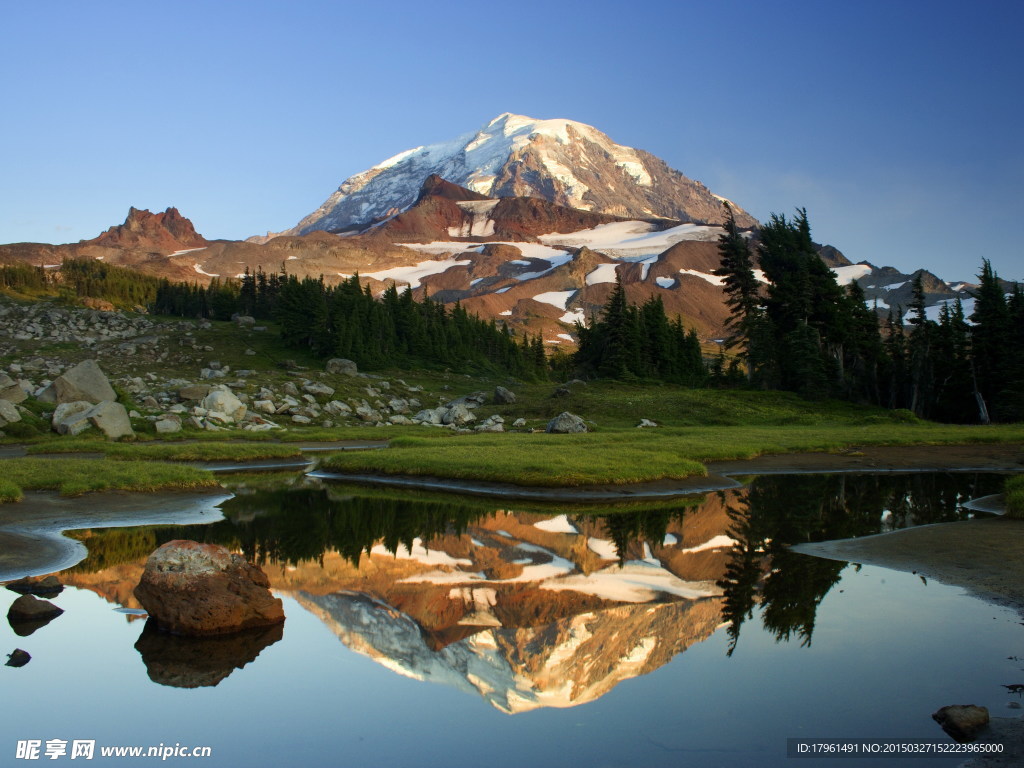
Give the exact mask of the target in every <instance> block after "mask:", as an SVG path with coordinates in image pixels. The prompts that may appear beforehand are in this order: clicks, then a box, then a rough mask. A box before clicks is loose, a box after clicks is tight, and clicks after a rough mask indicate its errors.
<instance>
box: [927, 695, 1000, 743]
mask: <svg viewBox="0 0 1024 768" xmlns="http://www.w3.org/2000/svg"><path fill="white" fill-rule="evenodd" d="M932 720H934V721H935V722H937V723H938V724H939V725H941V726H942V730H944V731H945V732H946V733H948V734H949V735H950V736H952V737H953V738H954V739H956V740H957V741H959V742H961V743H962V742H966V741H974V739H975V736H976V735H977V733H978V731H980V730H981V729H982V728H984V727H985V726H987V725H988V721H989V716H988V709H987V708H986V707H979V706H976V705H974V704H953V705H952V706H948V707H943V708H942V709H940V710H939V711H938V712H933V713H932Z"/></svg>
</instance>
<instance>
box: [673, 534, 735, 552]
mask: <svg viewBox="0 0 1024 768" xmlns="http://www.w3.org/2000/svg"><path fill="white" fill-rule="evenodd" d="M737 544H739V542H738V541H736V539H732V538H729V537H728V536H726V535H725V534H719V535H718V536H715V537H713V538H711V539H708V540H707V541H705V542H704V543H703V544H698V545H697V546H696V547H686V548H685V549H681V550H679V551H680V552H685V553H687V554H689V553H693V552H706V551H708V550H709V549H731V548H732V547H734V546H736V545H737Z"/></svg>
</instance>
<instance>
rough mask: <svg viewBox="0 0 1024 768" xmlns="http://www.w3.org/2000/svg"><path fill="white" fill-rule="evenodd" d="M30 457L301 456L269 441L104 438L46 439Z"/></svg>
mask: <svg viewBox="0 0 1024 768" xmlns="http://www.w3.org/2000/svg"><path fill="white" fill-rule="evenodd" d="M26 451H27V452H28V453H29V454H41V453H102V454H103V455H104V456H106V457H107V458H108V459H117V460H118V461H255V460H258V459H285V458H291V457H295V456H300V455H301V453H302V452H301V451H300V450H299V447H298V446H297V445H285V444H281V443H266V442H253V443H250V442H209V443H208V442H194V443H193V442H188V443H181V442H157V441H153V442H148V443H111V442H108V441H106V440H102V439H86V440H81V439H77V440H76V439H64V440H60V439H57V440H47V441H45V442H39V443H35V444H33V445H30V446H28V447H27V448H26Z"/></svg>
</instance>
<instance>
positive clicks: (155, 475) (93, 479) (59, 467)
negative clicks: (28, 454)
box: [0, 458, 217, 502]
mask: <svg viewBox="0 0 1024 768" xmlns="http://www.w3.org/2000/svg"><path fill="white" fill-rule="evenodd" d="M216 486H217V481H216V480H214V478H213V475H212V474H211V473H209V472H207V471H205V470H202V469H196V468H195V467H189V466H183V465H180V464H164V463H160V462H152V461H137V462H130V463H128V462H112V461H107V460H105V459H62V460H52V459H38V458H21V459H6V460H5V461H4V478H3V480H0V501H4V502H9V501H18V500H20V499H21V498H22V497H23V495H24V494H23V492H24V491H29V490H33V491H36V490H55V491H59V492H60V494H61V495H62V496H79V495H81V494H83V493H88V492H90V491H147V492H149V491H181V490H193V489H196V488H210V487H216Z"/></svg>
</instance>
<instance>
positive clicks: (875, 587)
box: [0, 474, 1024, 768]
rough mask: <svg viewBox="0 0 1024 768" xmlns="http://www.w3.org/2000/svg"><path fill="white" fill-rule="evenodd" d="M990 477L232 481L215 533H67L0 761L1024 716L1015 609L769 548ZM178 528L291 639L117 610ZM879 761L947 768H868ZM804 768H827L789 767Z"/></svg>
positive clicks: (344, 753)
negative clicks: (233, 560) (485, 488)
mask: <svg viewBox="0 0 1024 768" xmlns="http://www.w3.org/2000/svg"><path fill="white" fill-rule="evenodd" d="M1000 482H1001V478H998V477H994V476H985V475H943V474H928V475H885V476H850V475H838V476H807V475H805V476H792V477H780V476H775V477H763V478H757V479H754V480H753V481H752V482H751V483H750V484H749V485H748V486H747V487H745V488H743V489H740V490H736V491H728V492H722V493H714V494H708V495H705V496H701V497H698V498H694V499H686V500H682V501H680V500H676V501H672V502H659V503H657V504H654V505H649V504H648V505H637V506H634V507H628V508H623V507H617V508H608V507H595V506H590V507H586V508H584V507H571V506H565V505H562V506H560V507H550V508H541V507H537V506H529V505H527V506H525V507H521V506H518V505H517V507H516V509H509V510H497V509H495V508H494V505H493V504H489V503H488V502H483V501H479V500H466V499H460V498H457V497H444V496H413V495H410V494H391V493H377V492H369V491H366V490H360V489H353V488H347V487H340V486H320V485H316V484H309V485H306V484H299V485H297V486H292V487H289V488H283V487H282V488H276V489H271V490H259V491H257V490H253V489H240V490H239V492H238V494H237V495H236V496H235V497H234V498H233V499H231V500H229V501H228V502H226V503H225V504H224V505H223V506H222V512H223V514H224V519H223V520H221V521H219V522H214V523H212V524H209V525H203V526H199V525H189V526H159V527H150V528H120V529H107V530H92V531H84V532H78V533H75V534H74V535H75V536H76V537H78V538H80V539H81V540H83V542H84V543H85V544H86V546H87V547H88V549H89V557H88V558H87V559H86V560H85V561H83V562H82V563H80V564H79V565H77V566H76V567H74V568H72V569H69V570H68V571H65V572H64V573H62V574H61V579H62V581H64V582H65V583H66V584H68V585H71V586H69V588H68V589H66V590H65V591H64V592H63V593H62V594H61V595H59V596H58V597H56V598H54V602H55V603H57V604H58V605H60V606H61V607H62V608H63V609H64V610H65V613H64V614H63V615H62V616H60V617H58V618H57V619H56V620H54V621H53V622H51V623H50V624H48V625H46V626H43V627H42V628H40V629H38V630H36V631H35V632H33V633H32V634H30V635H27V636H19V635H17V634H15V631H14V628H12V627H10V626H8V625H7V624H6V623H5V624H4V625H3V627H2V628H0V649H3V650H4V652H5V653H7V652H9V651H10V650H13V648H15V647H18V648H23V649H25V650H27V651H28V652H29V653H31V655H32V661H31V662H30V663H29V664H28V665H27V666H25V667H22V668H19V669H13V668H3V669H0V691H2V696H3V701H4V708H3V717H2V718H0V765H8V764H11V765H14V764H30V763H28V762H27V761H18V760H16V759H14V758H15V750H16V743H17V742H18V741H19V740H25V739H39V740H41V741H43V742H45V741H46V740H47V739H63V740H67V741H69V742H70V741H72V740H74V739H86V740H95V741H96V744H97V745H139V746H146V747H148V746H156V745H161V744H162V745H174V744H182V745H187V746H209V747H211V748H212V757H210V758H207V759H204V760H202V761H201V762H200V763H199V764H202V765H208V766H370V765H373V766H446V767H450V766H473V767H474V768H477V767H479V766H497V767H501V766H521V765H531V766H567V765H588V766H681V765H685V766H691V765H692V766H783V765H792V764H793V761H792V760H790V759H788V758H787V757H786V738H787V737H805V738H824V737H860V738H918V737H919V738H922V739H927V740H929V741H941V740H945V739H946V737H945V736H944V735H943V734H942V733H941V731H940V730H939V729H938V727H937V726H936V725H935V724H934V723H933V722H932V721H931V719H930V717H929V714H930V713H931V712H933V711H934V710H936V709H938V708H939V707H940V706H943V705H945V704H951V703H968V702H970V703H975V704H979V705H985V706H988V707H989V708H990V709H992V710H993V714H995V715H1011V714H1016V712H1015V710H1011V709H1008V708H1007V704H1008V702H1009V701H1011V700H1012V699H1013V698H1014V697H1013V696H1008V695H1007V693H1006V689H1005V688H1003V685H1005V684H1010V683H1021V682H1024V671H1022V667H1024V661H1022V660H1018V659H1017V658H1016V656H1017V655H1018V654H1019V655H1020V656H1022V657H1024V643H1022V640H1024V628H1022V627H1021V625H1020V624H1019V623H1018V622H1019V617H1017V616H1016V614H1014V613H1012V612H1010V611H1007V610H1004V609H1000V608H997V607H993V606H991V605H988V604H986V603H983V602H981V601H978V600H976V599H973V598H971V597H968V596H966V595H964V594H963V593H962V592H961V591H960V590H958V589H956V588H952V587H947V586H944V585H940V584H937V583H931V582H929V583H925V581H924V580H923V579H921V578H919V577H918V576H915V575H913V574H903V573H897V572H894V571H888V570H884V569H879V568H870V567H863V568H861V567H857V566H855V565H847V564H843V563H836V562H831V561H826V560H820V559H816V558H811V557H807V556H804V555H797V554H794V553H791V552H789V551H788V550H786V549H785V547H784V545H785V544H788V543H795V542H797V541H807V540H820V539H826V538H837V537H844V536H853V535H865V534H869V533H877V532H879V531H881V530H889V529H892V528H896V527H902V526H905V525H911V524H921V523H932V522H939V521H945V520H953V519H961V518H962V517H963V516H965V515H967V514H969V513H968V512H965V511H964V510H961V509H959V502H961V501H965V500H966V499H968V498H971V497H976V496H980V495H984V494H986V493H990V492H992V491H993V490H995V489H996V488H997V487H998V485H999V483H1000ZM174 538H192V539H196V540H200V541H211V542H218V543H222V544H224V545H226V546H229V547H231V548H232V549H235V550H237V551H243V552H245V553H246V555H247V556H249V557H250V558H251V559H254V560H256V561H258V562H260V563H261V564H262V566H263V568H264V570H265V571H266V572H267V574H268V576H269V577H270V580H271V583H272V586H273V589H274V591H275V593H276V594H277V595H279V596H280V597H281V598H282V599H283V600H284V603H285V614H286V616H287V621H286V623H285V624H284V627H283V632H281V631H280V630H269V631H263V632H256V633H248V634H245V635H241V636H234V637H232V638H225V639H221V640H208V641H194V640H192V641H190V640H187V639H184V638H173V637H169V636H166V635H163V634H162V633H156V632H152V631H151V630H147V629H145V620H144V619H143V618H140V617H137V616H133V615H130V614H126V613H123V612H121V611H123V610H125V609H133V608H137V607H138V606H137V603H136V602H135V601H134V598H133V597H132V596H131V590H132V588H133V587H134V585H135V584H136V583H137V582H138V578H139V574H140V573H141V569H142V565H143V563H144V561H145V556H146V554H148V552H150V551H152V549H153V548H155V547H156V546H159V544H161V543H163V542H164V541H168V540H170V539H174ZM2 595H3V596H2V597H0V608H3V609H4V611H5V612H6V606H7V605H8V604H9V603H10V602H12V601H13V599H14V598H15V595H14V593H12V592H8V591H6V590H4V591H3V593H2ZM93 762H100V763H109V764H111V765H115V764H116V765H132V764H139V765H145V764H153V763H154V762H159V760H156V761H154V759H152V758H150V759H148V760H147V759H139V760H134V761H133V760H131V759H127V758H118V759H113V758H111V759H108V760H103V759H101V758H100V756H99V755H98V754H97V756H96V757H95V758H94V760H93ZM167 762H169V763H172V764H173V763H179V764H180V763H183V762H184V763H188V762H192V761H190V760H187V759H184V758H179V759H174V758H171V759H169V760H168V761H167ZM196 762H198V761H196ZM859 762H860V761H856V760H853V761H851V760H844V761H842V763H841V764H842V765H850V766H852V765H857V764H859ZM887 762H888V763H890V764H900V765H902V764H907V765H916V766H924V765H928V764H936V765H947V766H952V765H956V763H957V761H956V760H952V761H950V760H945V759H943V760H929V759H916V760H913V761H911V762H906V761H885V760H877V759H875V760H870V761H865V762H864V764H865V765H874V766H881V765H884V764H886V763H887ZM54 763H74V761H71V760H70V759H69V758H68V757H63V758H60V759H59V760H58V761H51V763H50V764H54ZM813 764H824V765H831V764H833V761H831V760H828V761H820V762H819V761H814V760H803V761H799V762H798V763H796V765H798V766H800V765H813Z"/></svg>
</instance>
